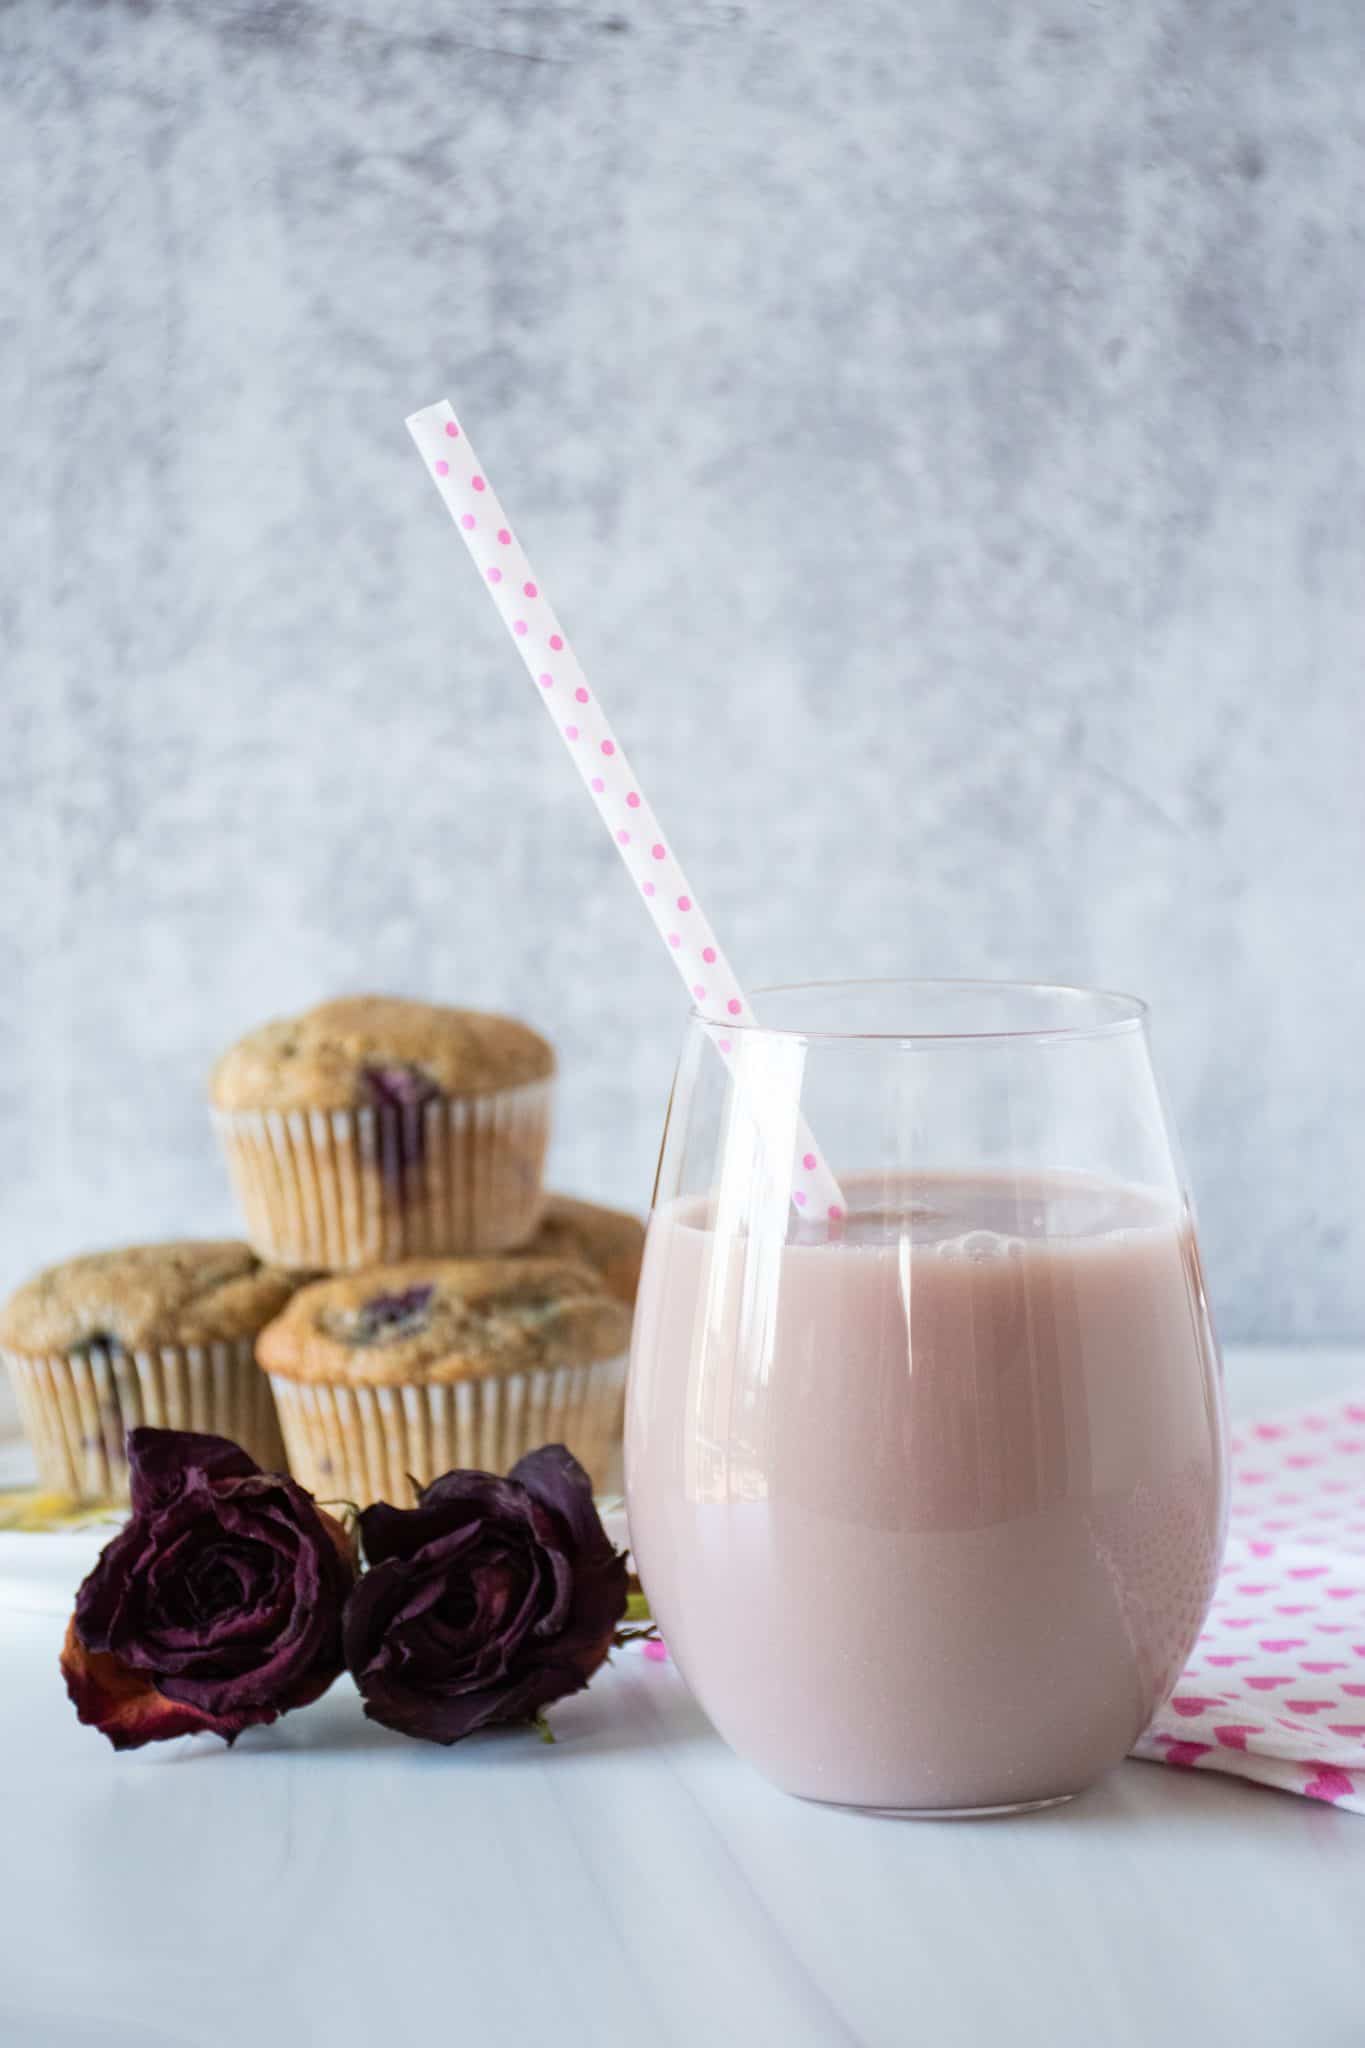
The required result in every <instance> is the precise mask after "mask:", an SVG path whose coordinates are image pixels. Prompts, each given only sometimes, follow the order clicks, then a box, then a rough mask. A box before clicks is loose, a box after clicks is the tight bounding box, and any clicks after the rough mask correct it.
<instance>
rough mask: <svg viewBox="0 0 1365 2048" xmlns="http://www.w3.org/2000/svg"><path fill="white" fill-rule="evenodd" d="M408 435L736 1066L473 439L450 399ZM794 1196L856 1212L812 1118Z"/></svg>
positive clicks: (645, 808)
mask: <svg viewBox="0 0 1365 2048" xmlns="http://www.w3.org/2000/svg"><path fill="white" fill-rule="evenodd" d="M408 432H409V433H410V434H411V435H412V438H413V440H414V441H415V442H416V444H417V449H418V452H419V454H420V455H421V457H422V460H423V461H424V463H425V464H426V466H427V470H428V472H429V474H430V476H431V478H432V480H433V482H434V483H435V485H436V488H437V490H438V491H439V492H440V494H441V496H442V498H443V499H444V501H445V507H446V510H447V511H448V512H449V514H450V516H451V518H452V519H453V520H454V522H455V525H456V527H457V529H458V530H459V533H460V535H461V537H462V538H463V540H464V543H465V546H466V547H467V548H468V549H469V552H470V555H471V556H472V557H473V560H474V564H475V567H476V568H477V569H478V571H479V574H480V576H481V577H482V578H483V581H484V585H485V587H486V589H487V590H488V592H489V595H490V596H491V597H492V599H493V603H494V604H495V606H496V607H497V610H498V615H499V617H500V618H501V620H502V622H503V624H504V626H506V628H507V630H508V632H509V633H510V634H511V636H512V642H513V645H514V646H515V648H516V650H517V652H518V654H519V655H520V656H521V658H522V660H523V662H524V663H525V664H526V669H527V673H528V674H529V675H530V677H531V679H532V681H533V682H534V683H535V685H536V693H537V695H538V696H539V698H540V700H541V702H542V704H543V705H544V706H545V709H546V711H547V712H548V713H549V715H550V719H551V721H552V723H553V725H554V728H555V731H556V732H557V733H558V734H559V737H560V739H561V740H562V741H563V743H564V747H565V749H566V751H567V753H568V755H569V759H570V760H571V761H572V762H573V764H574V766H575V768H577V770H578V773H579V775H580V776H581V778H582V780H583V783H584V785H585V787H586V789H587V791H588V794H589V795H590V796H591V798H592V800H593V802H594V803H595V804H596V806H597V811H598V815H599V817H600V818H601V820H602V823H603V824H604V825H605V826H606V828H607V830H608V832H609V833H610V834H611V838H612V843H613V844H614V845H615V847H616V850H617V852H618V853H619V854H620V856H621V858H622V860H623V861H624V862H625V865H626V869H627V872H628V873H629V874H630V876H631V879H632V881H633V882H634V884H635V887H636V889H637V890H638V892H639V894H640V896H641V897H642V899H643V901H644V905H645V908H646V910H648V912H649V914H650V916H651V917H652V918H653V920H654V925H655V929H656V930H657V931H658V933H659V936H660V938H661V939H662V940H663V942H664V944H665V946H666V947H667V948H668V951H669V953H670V955H671V957H672V960H673V964H674V966H675V967H676V968H677V970H678V973H679V974H680V975H681V976H682V979H683V982H684V984H685V986H686V987H687V989H688V990H689V992H690V993H691V996H692V1000H693V1001H694V1003H695V1004H696V1006H697V1010H698V1012H699V1013H700V1015H701V1016H703V1017H704V1018H705V1019H706V1020H707V1022H708V1023H710V1024H714V1025H716V1026H718V1027H720V1028H719V1030H718V1032H717V1035H716V1038H715V1043H716V1047H717V1050H718V1051H719V1052H720V1053H721V1055H722V1056H723V1057H724V1058H726V1059H729V1058H730V1057H731V1055H732V1054H733V1051H734V1042H733V1040H732V1039H730V1038H729V1037H727V1036H726V1035H725V1033H724V1026H725V1025H726V1024H727V1023H732V1022H742V1021H743V1020H745V1019H746V1018H748V1019H750V1020H751V1021H755V1022H756V1021H757V1020H756V1019H754V1018H753V1012H752V1010H751V1009H750V1006H749V1003H748V1000H747V998H746V997H745V995H744V991H743V990H742V988H741V987H740V985H739V979H738V977H737V975H736V974H735V972H734V969H733V968H732V967H731V965H730V963H729V961H728V960H727V959H726V957H725V954H724V952H723V950H722V948H721V945H720V941H719V940H718V939H717V937H716V934H715V932H714V931H713V930H712V927H711V923H710V920H709V918H708V917H707V916H706V913H705V912H704V911H703V909H702V908H701V905H700V903H699V902H698V901H697V896H696V892H695V891H694V890H693V888H692V885H691V883H690V882H689V881H688V879H687V877H686V875H685V874H684V873H683V871H682V867H681V864H680V863H679V861H678V858H677V855H676V854H675V853H674V851H673V846H672V842H671V841H670V840H669V839H668V837H667V835H666V834H665V832H664V830H663V827H662V826H661V825H660V823H659V820H658V818H657V817H656V815H655V812H654V809H653V806H652V805H651V803H650V801H649V799H648V797H647V796H646V795H645V793H644V791H643V789H642V788H641V787H640V782H639V778H638V777H637V776H636V774H635V772H634V770H633V769H632V767H631V765H630V762H629V761H628V759H627V758H626V753H625V749H624V748H623V747H622V745H621V743H620V741H619V740H618V739H617V737H616V735H615V733H614V732H613V731H612V729H611V726H610V724H609V722H608V720H607V716H606V713H605V712H604V710H603V709H602V706H601V704H600V703H599V701H598V699H597V696H596V693H595V692H594V691H592V690H590V689H589V687H588V681H587V677H586V676H585V675H584V673H583V669H582V666H581V664H580V663H579V661H578V659H577V657H576V656H575V654H574V651H573V649H572V647H570V645H569V641H568V636H567V634H566V633H565V631H564V628H563V626H562V625H561V624H560V622H559V620H558V618H557V617H556V615H555V612H554V609H553V607H552V606H551V604H550V601H549V599H548V598H547V597H546V595H545V586H544V585H543V583H542V582H541V580H540V578H539V577H538V576H537V575H536V573H535V571H534V570H533V569H532V567H531V564H530V562H529V561H528V559H527V557H526V554H525V552H524V551H523V549H522V547H521V544H520V542H519V541H518V540H517V537H516V534H515V532H514V531H513V528H512V523H511V521H510V520H509V519H508V517H507V514H506V513H505V512H504V510H503V508H502V504H501V501H500V500H499V498H498V495H497V492H496V491H495V490H494V489H493V486H492V485H491V483H490V482H489V481H488V476H487V473H486V472H485V470H484V468H483V465H482V464H481V463H480V461H479V459H478V457H477V456H476V455H475V453H474V450H473V449H472V448H471V447H470V445H469V437H468V435H467V434H466V433H465V431H464V429H463V427H461V425H460V423H459V421H458V420H457V419H456V417H455V413H454V410H453V408H452V407H451V405H450V403H449V401H448V400H446V399H442V400H441V402H440V404H439V405H428V406H426V407H424V409H423V410H422V411H421V412H415V413H413V414H412V416H411V418H410V419H409V420H408ZM791 1198H792V1201H793V1202H794V1203H795V1204H796V1206H797V1208H798V1209H800V1210H802V1211H803V1212H804V1213H805V1214H806V1215H808V1216H811V1217H827V1218H828V1219H829V1220H830V1221H832V1222H838V1221H839V1220H840V1219H841V1218H842V1217H843V1215H844V1211H845V1207H846V1205H845V1202H844V1197H843V1194H842V1192H841V1190H840V1187H839V1183H838V1181H837V1180H836V1179H835V1178H834V1175H833V1173H832V1172H831V1171H830V1169H829V1167H828V1166H827V1165H826V1164H825V1161H824V1159H823V1157H822V1155H821V1153H820V1150H819V1147H818V1146H817V1145H816V1143H815V1140H814V1138H813V1137H812V1136H811V1134H810V1132H809V1130H808V1129H807V1128H806V1126H805V1124H804V1122H802V1123H801V1124H800V1126H799V1129H798V1132H797V1139H796V1147H795V1154H794V1161H793V1168H792V1188H791Z"/></svg>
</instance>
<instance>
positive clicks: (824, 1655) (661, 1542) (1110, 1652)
mask: <svg viewBox="0 0 1365 2048" xmlns="http://www.w3.org/2000/svg"><path fill="white" fill-rule="evenodd" d="M844 1189H845V1193H846V1195H847V1198H848V1201H849V1204H850V1211H851V1214H850V1220H849V1223H848V1225H847V1228H846V1230H845V1232H844V1233H843V1235H841V1236H835V1237H833V1238H831V1237H829V1236H828V1235H827V1234H826V1233H825V1231H824V1230H823V1229H814V1228H810V1229H807V1228H805V1227H800V1228H798V1229H797V1230H796V1231H795V1232H787V1233H786V1239H787V1241H782V1240H781V1239H780V1238H778V1237H776V1236H775V1237H774V1238H773V1239H772V1240H771V1241H770V1242H765V1241H764V1240H763V1239H762V1238H761V1236H750V1235H749V1234H747V1233H746V1231H745V1230H744V1228H743V1227H742V1226H741V1227H740V1228H738V1229H736V1230H735V1231H734V1232H733V1233H732V1234H731V1235H729V1236H728V1237H726V1238H724V1239H722V1238H720V1237H718V1236H717V1235H716V1234H715V1232H714V1230H713V1229H712V1228H711V1227H710V1211H709V1207H708V1204H707V1203H705V1202H703V1201H701V1200H697V1199H693V1198H687V1197H684V1198H681V1199H679V1200H676V1201H673V1202H671V1203H668V1204H666V1205H665V1206H663V1207H662V1208H661V1209H660V1210H658V1211H657V1212H656V1214H655V1216H654V1219H653V1221H652V1223H651V1225H650V1230H649V1239H648V1244H647V1247H646V1253H645V1264H644V1274H643V1279H642V1284H641V1291H640V1301H639V1307H638V1311H637V1315H636V1326H635V1330H636V1334H635V1345H634V1354H633V1363H632V1377H631V1385H630V1392H629V1397H628V1412H627V1424H626V1430H627V1442H626V1457H627V1483H628V1495H629V1514H630V1530H631V1538H632V1543H633V1547H634V1551H635V1556H636V1559H637V1563H638V1567H639V1570H640V1572H641V1575H642V1578H643V1582H644V1585H645V1589H646V1591H647V1593H648V1595H649V1598H650V1601H651V1604H652V1607H653V1611H654V1614H655V1616H656V1618H657V1619H658V1622H659V1626H660V1628H661V1630H662V1632H663V1635H664V1638H665V1640H666V1641H667V1643H668V1645H669V1648H670V1650H671V1651H672V1652H673V1654H674V1656H675V1657H676V1659H677V1661H678V1664H679V1666H680V1668H681V1671H682V1673H683V1676H684V1677H685V1679H686V1680H687V1682H688V1684H689V1686H690V1687H691V1688H692V1689H693V1691H694V1692H695V1693H696V1695H697V1698H698V1699H699V1700H700V1702H701V1705H702V1706H703V1707H704V1708H705V1710H706V1712H707V1713H708V1715H709V1716H710V1717H711V1719H712V1720H713V1722H714V1723H715V1725H716V1728H717V1729H718V1730H719V1732H720V1733H721V1735H723V1736H724V1737H725V1738H726V1740H727V1741H728V1742H730V1743H731V1744H732V1746H733V1747H734V1748H735V1749H737V1750H738V1751H739V1752H740V1753H741V1755H743V1756H746V1757H748V1758H749V1759H750V1760H751V1761H752V1762H754V1763H755V1764H757V1765H758V1767H759V1768H760V1769H761V1770H763V1771H764V1772H765V1773H766V1774H767V1775H768V1776H769V1777H770V1778H772V1779H773V1780H774V1781H775V1782H776V1783H777V1784H778V1785H780V1786H782V1787H783V1788H784V1789H786V1790H787V1791H790V1792H794V1793H799V1794H801V1795H803V1796H805V1797H807V1798H812V1799H823V1800H834V1801H839V1802H843V1803H847V1804H850V1805H854V1806H870V1807H879V1808H892V1809H901V1810H919V1811H925V1810H929V1811H935V1810H936V1811H951V1810H962V1809H974V1810H980V1809H982V1808H992V1807H1016V1806H1020V1805H1027V1804H1032V1803H1037V1802H1041V1801H1048V1800H1052V1799H1057V1798H1061V1797H1065V1796H1067V1795H1069V1794H1071V1793H1073V1792H1075V1791H1077V1790H1079V1789H1080V1788H1081V1787H1083V1786H1085V1785H1087V1784H1089V1783H1090V1782H1091V1781H1092V1780H1093V1779H1094V1778H1095V1777H1097V1776H1098V1775H1099V1774H1100V1773H1101V1772H1102V1771H1104V1770H1106V1769H1107V1768H1108V1767H1109V1766H1111V1765H1113V1764H1115V1763H1117V1762H1118V1761H1119V1759H1120V1758H1121V1757H1122V1756H1124V1755H1125V1753H1126V1752H1127V1751H1128V1750H1129V1749H1130V1748H1131V1747H1132V1744H1133V1743H1134V1741H1135V1740H1136V1738H1137V1737H1138V1736H1139V1735H1140V1734H1141V1732H1142V1730H1143V1729H1144V1727H1145V1726H1146V1724H1147V1723H1148V1721H1149V1720H1150V1719H1151V1717H1152V1714H1153V1712H1154V1711H1155V1709H1156V1708H1157V1706H1158V1705H1159V1704H1160V1702H1161V1701H1162V1699H1163V1698H1164V1697H1165V1696H1166V1694H1167V1693H1168V1692H1169V1690H1170V1688H1171V1687H1172V1685H1173V1684H1174V1682H1175V1680H1176V1678H1177V1676H1178V1674H1179V1672H1180V1670H1181V1668H1182V1665H1183V1664H1184V1662H1185V1659H1186V1658H1187V1656H1188V1654H1189V1652H1190V1649H1191V1647H1192V1645H1193V1643H1194V1640H1195V1637H1196V1635H1197V1634H1198V1632H1199V1629H1200V1626H1201V1624H1202V1621H1203V1617H1204V1614H1205V1611H1206V1609H1207V1606H1208V1602H1209V1600H1210V1598H1211V1595H1212V1590H1213V1583H1214V1577H1215V1573H1216V1570H1217V1565H1218V1559H1219V1553H1220V1549H1221V1544H1222V1534H1223V1516H1224V1482H1223V1444H1222V1421H1221V1398H1220V1383H1219V1372H1218V1363H1217V1354H1216V1350H1215V1347H1214V1342H1213V1337H1212V1334H1211V1331H1210V1328H1209V1323H1208V1319H1207V1314H1206V1310H1205V1306H1204V1298H1203V1288H1202V1282H1201V1277H1200V1271H1199V1262H1198V1253H1197V1251H1196V1248H1195V1243H1194V1238H1193V1234H1192V1231H1191V1227H1190V1224H1189V1221H1188V1216H1187V1212H1186V1209H1185V1207H1184V1204H1183V1202H1182V1201H1181V1200H1180V1198H1178V1197H1177V1196H1176V1195H1174V1194H1166V1193H1163V1192H1159V1191H1157V1190H1155V1189H1148V1188H1143V1187H1137V1186H1125V1185H1122V1184H1120V1183H1117V1182H1110V1181H1106V1180H1102V1179H1098V1178H1093V1177H1090V1176H1087V1175H1081V1174H1063V1173H1026V1174H1025V1173H1021V1174H1005V1173H1000V1174H995V1173H990V1174H987V1173H981V1174H975V1173H973V1174H967V1173H963V1174H951V1173H937V1172H935V1173H925V1174H922V1175H916V1176H914V1178H913V1179H910V1178H908V1177H905V1176H893V1177H886V1176H882V1175H877V1176H871V1175H867V1176H858V1175H852V1176H845V1177H844Z"/></svg>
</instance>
